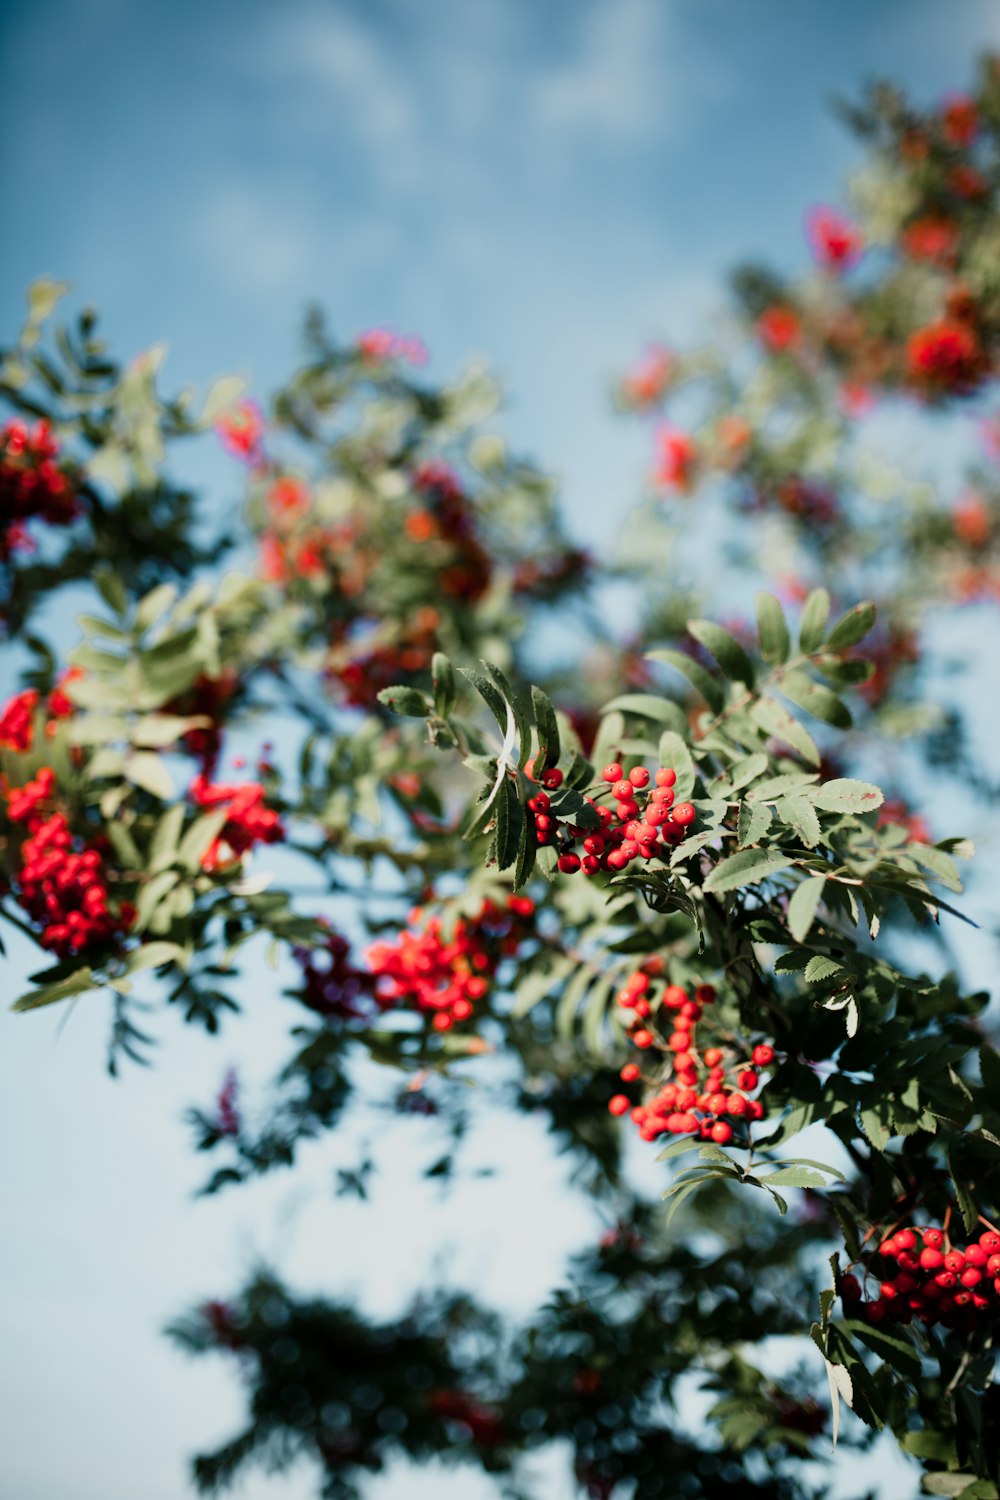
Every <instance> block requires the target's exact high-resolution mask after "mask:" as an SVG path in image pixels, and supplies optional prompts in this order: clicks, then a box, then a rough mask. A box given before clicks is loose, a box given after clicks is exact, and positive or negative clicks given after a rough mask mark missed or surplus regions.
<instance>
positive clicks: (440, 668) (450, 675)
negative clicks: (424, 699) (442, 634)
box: [431, 651, 456, 719]
mask: <svg viewBox="0 0 1000 1500" xmlns="http://www.w3.org/2000/svg"><path fill="white" fill-rule="evenodd" d="M431 684H432V687H433V691H434V712H435V713H436V714H438V715H439V716H440V717H441V718H442V719H446V718H447V717H448V715H449V714H450V713H451V711H452V709H453V708H454V707H455V697H456V684H455V669H454V667H453V666H452V664H451V662H450V660H449V659H448V657H447V656H445V654H444V652H443V651H435V653H434V655H433V657H432V659H431Z"/></svg>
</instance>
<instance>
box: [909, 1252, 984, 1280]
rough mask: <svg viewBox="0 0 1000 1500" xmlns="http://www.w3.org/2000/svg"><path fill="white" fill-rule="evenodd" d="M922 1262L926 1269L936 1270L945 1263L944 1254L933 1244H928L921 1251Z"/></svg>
mask: <svg viewBox="0 0 1000 1500" xmlns="http://www.w3.org/2000/svg"><path fill="white" fill-rule="evenodd" d="M920 1264H921V1267H922V1268H923V1270H925V1271H936V1270H937V1269H938V1267H939V1266H943V1265H944V1256H943V1255H942V1254H941V1251H940V1250H936V1249H935V1248H934V1246H933V1245H927V1246H925V1248H924V1249H923V1250H921V1252H920ZM977 1274H978V1273H977Z"/></svg>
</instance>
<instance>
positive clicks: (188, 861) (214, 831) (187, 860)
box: [176, 808, 228, 874]
mask: <svg viewBox="0 0 1000 1500" xmlns="http://www.w3.org/2000/svg"><path fill="white" fill-rule="evenodd" d="M227 817H228V813H227V811H226V809H225V808H215V809H214V810H213V811H212V812H207V813H203V814H202V816H201V817H200V818H196V819H195V821H194V822H193V823H192V824H191V827H190V828H189V829H188V831H187V833H186V834H185V835H184V837H183V838H182V839H181V841H180V844H179V845H178V849H177V861H176V862H177V864H179V865H180V867H181V868H182V869H183V870H187V871H188V873H189V874H194V873H195V871H197V870H199V869H200V868H201V861H202V856H203V855H204V854H205V851H206V850H207V849H208V846H209V845H210V844H211V842H212V840H213V839H215V838H217V837H218V836H219V834H220V833H221V832H222V830H223V828H224V827H225V823H226V819H227Z"/></svg>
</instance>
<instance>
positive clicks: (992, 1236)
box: [979, 1229, 1000, 1255]
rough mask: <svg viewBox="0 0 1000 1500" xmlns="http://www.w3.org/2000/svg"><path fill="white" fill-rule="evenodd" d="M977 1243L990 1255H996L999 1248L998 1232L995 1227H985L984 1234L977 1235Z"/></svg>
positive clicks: (999, 1238) (999, 1236)
mask: <svg viewBox="0 0 1000 1500" xmlns="http://www.w3.org/2000/svg"><path fill="white" fill-rule="evenodd" d="M979 1243H980V1244H981V1245H982V1247H983V1249H984V1250H986V1251H988V1253H989V1254H990V1255H996V1253H997V1251H998V1250H1000V1234H997V1232H996V1230H995V1229H987V1231H986V1233H985V1234H981V1235H980V1236H979Z"/></svg>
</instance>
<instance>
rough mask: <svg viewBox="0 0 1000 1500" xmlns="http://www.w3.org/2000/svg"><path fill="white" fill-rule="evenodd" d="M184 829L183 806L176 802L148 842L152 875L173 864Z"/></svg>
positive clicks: (158, 824) (165, 814)
mask: <svg viewBox="0 0 1000 1500" xmlns="http://www.w3.org/2000/svg"><path fill="white" fill-rule="evenodd" d="M183 827H184V804H183V803H182V802H176V803H175V804H174V806H173V807H170V808H168V809H167V811H166V812H165V813H164V814H163V817H162V818H161V819H160V821H159V822H158V823H157V825H156V827H155V829H154V830H153V837H152V838H151V839H150V841H149V868H150V870H151V871H153V872H154V873H155V872H156V871H157V870H161V869H164V868H165V867H166V866H167V865H169V864H172V863H173V859H174V855H175V853H176V851H177V843H178V840H179V839H180V836H181V829H182V828H183Z"/></svg>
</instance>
